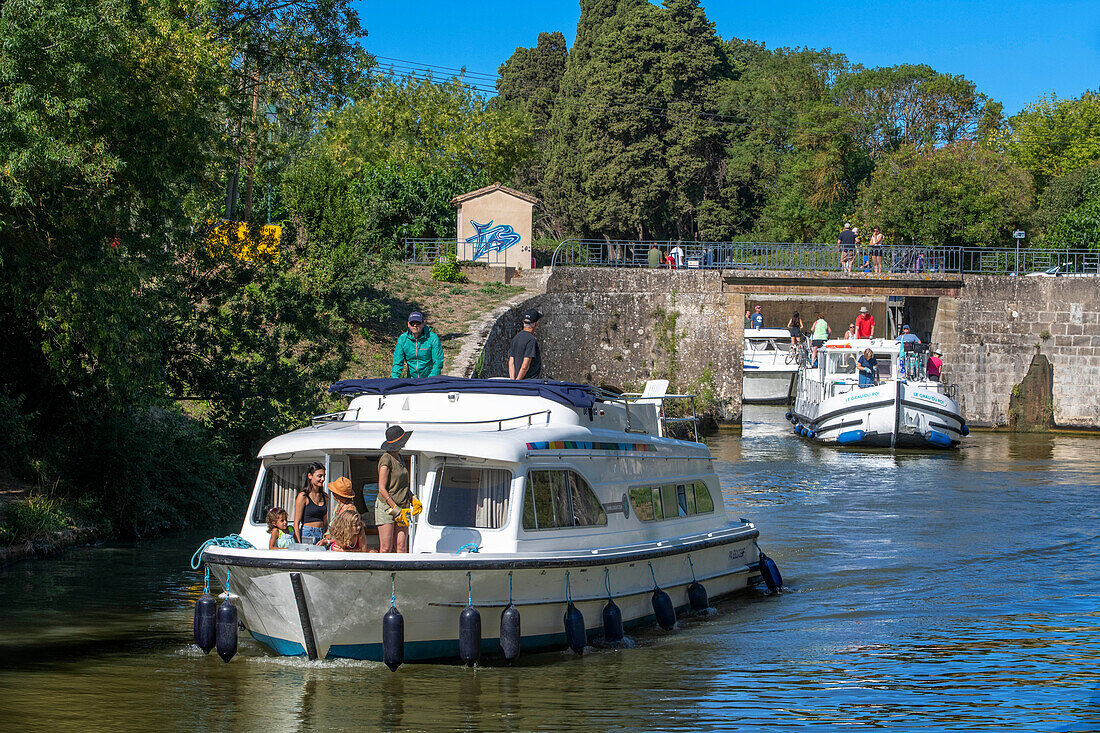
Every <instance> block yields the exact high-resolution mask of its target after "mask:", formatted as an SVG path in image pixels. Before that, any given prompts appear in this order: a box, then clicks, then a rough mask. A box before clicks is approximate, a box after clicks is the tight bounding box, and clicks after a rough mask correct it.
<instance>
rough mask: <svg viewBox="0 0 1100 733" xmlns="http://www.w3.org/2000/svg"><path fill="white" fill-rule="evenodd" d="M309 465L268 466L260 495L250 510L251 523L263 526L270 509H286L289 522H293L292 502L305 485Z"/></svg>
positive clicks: (283, 464) (284, 464) (286, 464)
mask: <svg viewBox="0 0 1100 733" xmlns="http://www.w3.org/2000/svg"><path fill="white" fill-rule="evenodd" d="M308 470H309V463H281V464H278V465H270V466H268V467H267V469H266V470H265V471H264V480H263V484H262V485H261V486H260V494H259V496H257V497H256V505H255V506H254V507H253V508H252V523H253V524H263V523H264V522H265V521H266V520H267V510H268V509H271V508H272V507H282V508H283V509H286V511H287V515H288V516H289V518H290V521H291V522H293V521H294V500H295V499H296V498H297V496H298V492H299V491H300V490H301V489H302V487H303V486H305V485H306V472H307V471H308Z"/></svg>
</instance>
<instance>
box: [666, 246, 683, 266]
mask: <svg viewBox="0 0 1100 733" xmlns="http://www.w3.org/2000/svg"><path fill="white" fill-rule="evenodd" d="M668 256H669V257H671V258H672V269H673V270H679V269H681V268H682V267H683V266H684V248H683V247H681V246H680V243H679V242H677V243H676V246H675V247H673V248H672V249H671V250H669V253H668Z"/></svg>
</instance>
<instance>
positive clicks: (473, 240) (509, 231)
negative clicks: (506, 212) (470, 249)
mask: <svg viewBox="0 0 1100 733" xmlns="http://www.w3.org/2000/svg"><path fill="white" fill-rule="evenodd" d="M470 224H472V225H473V227H474V231H476V232H477V234H475V235H474V236H472V237H469V238H467V240H466V244H472V245H474V256H473V259H475V260H479V259H481V258H482V257H483V256H485V255H487V254H489V253H490V252H503V251H504V250H506V249H508V248H509V247H511V246H512V245H513V244H518V243H519V240H520V239H521V237H520V236H519V235H518V234H516V230H515V229H513V228H512V225H511V224H500V225H498V226H493V222H491V221H490V222H489V223H488V224H478V223H477V222H476V221H474V220H473V219H470Z"/></svg>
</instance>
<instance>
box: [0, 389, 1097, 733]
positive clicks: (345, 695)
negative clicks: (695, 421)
mask: <svg viewBox="0 0 1100 733" xmlns="http://www.w3.org/2000/svg"><path fill="white" fill-rule="evenodd" d="M782 413H783V410H782V409H781V408H750V409H749V410H747V411H746V419H745V424H744V428H743V432H742V434H740V435H738V434H723V435H719V436H716V437H713V438H711V439H710V441H709V442H710V443H711V446H712V449H713V451H714V454H715V456H716V458H717V466H718V470H719V473H720V474H721V476H722V480H723V484H724V486H725V499H726V502H727V505H728V506H729V507H730V510H731V512H732V513H734V514H736V515H738V516H744V517H748V518H751V519H753V520H754V521H756V522H757V523H758V524H759V526H760V527H761V530H762V538H761V544H762V545H763V547H764V548H765V549H766V550H767V551H768V552H769V554H771V555H772V556H773V557H775V558H776V559H777V561H778V562H779V564H780V567H781V569H782V571H783V575H784V578H785V580H786V582H787V589H786V590H785V592H784V593H782V594H781V595H778V596H774V595H768V594H766V593H764V592H761V591H756V592H751V593H748V594H745V595H742V596H739V597H736V598H734V599H730V600H728V601H725V602H722V603H719V604H717V605H718V612H717V613H716V614H714V615H712V616H711V617H709V618H708V619H706V620H697V619H681V621H680V623H679V628H678V629H677V630H675V631H673V632H663V631H661V630H659V629H651V630H648V631H643V632H641V633H640V634H638V635H637V636H636V638H635V641H636V645H635V647H634V648H630V649H623V650H610V649H590V650H589V652H588V653H586V654H585V655H584V656H583V657H580V658H578V657H575V656H573V655H572V654H571V653H568V652H553V653H546V654H540V655H537V656H526V657H524V658H523V660H522V662H523V663H522V664H521V665H520V666H518V667H515V668H509V667H506V666H489V667H481V668H478V669H473V670H468V669H465V668H462V667H458V666H448V665H405V666H403V667H402V668H401V669H400V670H399V672H398V673H396V674H391V673H390V672H389V670H387V669H386V668H385V667H384V666H383V665H381V664H375V663H370V662H356V661H349V660H334V661H317V662H308V661H305V660H302V659H290V658H282V657H274V656H271V655H269V654H267V653H266V652H265V651H264V650H263V649H262V648H261V647H260V646H259V645H257V644H255V643H253V642H251V641H248V640H243V639H242V644H241V654H240V655H239V656H238V657H237V658H236V659H234V660H233V662H232V663H231V664H228V665H227V664H223V663H222V662H221V661H220V660H219V659H218V658H217V657H216V656H215V655H213V654H211V655H209V656H203V655H202V654H201V653H200V652H198V651H196V650H195V649H193V648H192V647H190V646H189V645H188V640H189V633H190V625H191V615H190V614H191V609H190V604H191V603H192V602H193V599H194V598H195V597H196V595H197V593H198V592H200V591H201V578H200V579H198V580H197V578H196V574H195V573H192V572H191V571H189V570H187V560H188V558H189V557H190V553H191V551H192V550H193V549H194V547H195V546H196V545H197V544H198V543H199V542H200V541H201V540H202V539H203V538H205V537H206V536H209V535H210V534H224V533H225V530H226V528H216V529H215V530H213V531H212V532H208V533H203V535H202V536H192V537H181V538H173V539H171V540H165V541H161V542H149V543H142V544H139V545H128V546H118V547H101V548H89V549H83V550H76V551H73V552H70V553H69V554H67V555H65V556H64V557H63V558H60V559H56V560H52V561H46V562H32V563H23V564H20V565H16V566H13V567H10V568H7V569H5V570H3V571H0V597H3V598H4V599H5V603H4V605H3V606H2V607H0V620H2V623H0V719H3V720H5V721H6V722H8V724H9V727H17V728H18V729H21V730H26V729H31V730H37V729H50V730H81V731H86V730H88V729H90V728H121V729H159V730H179V729H188V730H192V729H196V728H200V727H201V728H207V729H240V730H253V729H264V730H270V731H306V730H317V729H323V728H334V729H342V728H348V729H350V728H357V729H362V728H368V729H374V728H378V729H383V730H435V729H439V728H447V729H459V730H470V731H475V730H486V731H490V730H491V731H497V730H516V731H528V730H560V729H574V730H593V731H597V730H599V731H603V730H608V729H627V730H693V731H695V730H729V729H733V728H739V727H762V728H764V727H766V728H768V729H769V730H787V729H800V728H837V727H841V726H859V727H871V726H876V727H886V726H889V727H890V728H892V729H906V728H909V729H915V728H924V729H945V728H954V729H958V728H978V729H982V728H984V729H991V728H1003V729H1006V730H1022V729H1032V730H1035V729H1038V730H1096V729H1098V728H1100V712H1098V709H1097V696H1098V693H1097V687H1098V680H1097V669H1098V663H1100V658H1098V657H1100V650H1098V646H1097V644H1096V642H1095V635H1096V627H1097V624H1098V621H1100V618H1098V617H1100V603H1098V596H1100V551H1098V550H1097V542H1096V540H1097V534H1098V531H1100V521H1098V519H1100V517H1098V516H1097V515H1098V510H1097V508H1096V504H1097V502H1096V496H1097V491H1098V488H1100V451H1098V450H1097V449H1098V448H1100V442H1098V441H1096V440H1094V439H1090V438H1088V437H1075V436H1061V435H1057V436H1049V435H1001V434H975V435H973V436H971V437H970V438H969V439H968V440H967V442H966V443H965V445H964V447H963V448H962V449H961V450H959V451H955V452H944V453H920V452H902V453H897V454H895V453H891V452H889V451H857V450H829V449H824V448H820V447H818V446H815V445H812V444H808V443H806V442H804V441H802V440H799V439H797V438H795V437H794V436H793V435H791V433H790V430H789V428H788V427H787V424H786V423H785V422H784V420H783V417H782ZM456 623H457V619H456Z"/></svg>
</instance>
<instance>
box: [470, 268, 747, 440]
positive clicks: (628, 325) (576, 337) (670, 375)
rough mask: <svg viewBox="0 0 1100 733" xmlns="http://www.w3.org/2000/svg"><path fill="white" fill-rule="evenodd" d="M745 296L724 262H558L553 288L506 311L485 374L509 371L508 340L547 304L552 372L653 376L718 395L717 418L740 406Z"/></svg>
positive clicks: (600, 378) (612, 380)
mask: <svg viewBox="0 0 1100 733" xmlns="http://www.w3.org/2000/svg"><path fill="white" fill-rule="evenodd" d="M744 303H745V299H744V296H743V295H741V294H740V293H729V292H725V290H724V289H723V281H722V277H721V273H719V272H692V271H686V270H644V269H640V270H633V269H632V270H625V269H624V270H615V269H604V268H599V269H597V268H569V269H559V270H556V271H555V272H554V273H553V274H552V275H551V276H550V279H549V280H548V281H547V292H546V294H545V295H540V296H536V297H534V298H531V299H530V300H527V301H525V302H524V303H522V304H520V305H518V306H516V307H515V308H513V309H512V310H511V311H509V312H508V313H506V314H505V315H504V316H502V317H501V318H500V319H498V321H497V323H496V324H495V325H494V327H493V333H492V335H491V336H490V337H489V339H488V341H487V342H486V347H485V352H484V356H483V365H484V367H483V368H484V373H486V374H487V376H506V375H507V373H508V369H507V361H506V360H507V348H508V343H509V342H510V341H511V339H512V336H514V335H515V334H516V333H517V332H518V331H519V330H520V328H521V322H520V319H521V317H522V313H523V311H524V310H526V309H527V308H531V307H534V308H537V309H538V310H539V311H540V312H542V313H543V319H542V321H541V322H540V323H539V326H538V330H537V331H536V335H537V336H538V338H539V346H540V348H541V350H542V359H543V376H544V377H545V378H547V379H562V380H567V381H575V382H585V383H589V384H596V385H600V384H605V385H609V386H614V387H617V388H619V389H623V390H624V391H635V390H640V389H641V387H642V385H643V383H644V382H645V381H646V380H647V379H669V380H670V381H671V383H672V387H670V389H672V388H675V389H678V390H681V391H682V392H689V393H692V394H698V395H713V400H714V403H715V405H714V406H715V408H716V413H717V416H718V417H719V419H722V420H729V421H737V420H739V419H740V415H741V357H742V344H743V340H744V312H745V306H744Z"/></svg>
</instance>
